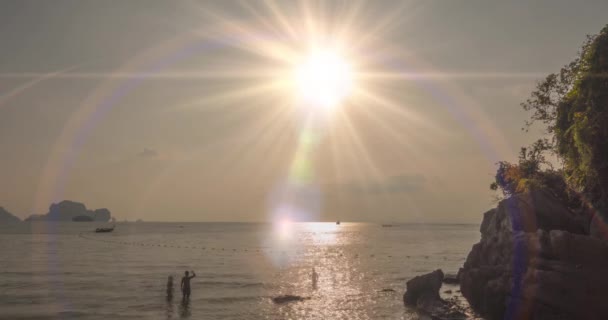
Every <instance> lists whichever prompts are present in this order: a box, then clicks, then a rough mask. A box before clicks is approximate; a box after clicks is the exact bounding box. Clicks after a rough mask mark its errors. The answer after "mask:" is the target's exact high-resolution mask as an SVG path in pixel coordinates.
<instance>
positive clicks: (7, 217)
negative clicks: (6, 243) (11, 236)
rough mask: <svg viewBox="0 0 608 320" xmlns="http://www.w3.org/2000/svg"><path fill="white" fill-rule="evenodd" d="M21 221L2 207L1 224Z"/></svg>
mask: <svg viewBox="0 0 608 320" xmlns="http://www.w3.org/2000/svg"><path fill="white" fill-rule="evenodd" d="M19 222H21V219H19V218H17V217H15V216H14V215H13V214H11V213H10V212H8V211H6V210H5V209H4V208H3V207H0V223H3V224H4V223H19Z"/></svg>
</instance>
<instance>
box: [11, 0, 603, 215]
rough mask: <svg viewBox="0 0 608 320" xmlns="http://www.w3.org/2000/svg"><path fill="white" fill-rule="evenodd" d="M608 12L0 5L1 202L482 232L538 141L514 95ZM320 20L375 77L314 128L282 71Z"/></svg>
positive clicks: (401, 5) (381, 4) (36, 207)
mask: <svg viewBox="0 0 608 320" xmlns="http://www.w3.org/2000/svg"><path fill="white" fill-rule="evenodd" d="M473 9H475V10H473ZM573 11H576V12H577V14H576V15H572V14H571V12H573ZM605 12H608V3H607V2H605V1H587V2H586V4H585V5H584V6H578V5H577V4H576V3H572V2H570V1H538V2H534V3H529V2H526V1H510V2H504V3H503V2H501V3H487V2H485V1H477V0H474V1H473V0H471V1H450V2H446V1H408V2H395V3H393V2H392V1H378V2H370V3H357V4H352V3H350V2H333V3H332V4H331V5H325V6H321V5H319V6H317V7H302V6H297V5H286V4H280V5H279V3H278V2H277V3H274V2H272V1H269V2H267V4H266V5H265V4H263V3H259V4H258V3H236V2H229V3H214V4H213V6H212V8H209V7H208V5H206V6H205V7H204V8H203V6H202V3H199V2H196V1H186V2H180V3H174V2H165V1H123V2H113V3H112V5H111V6H110V5H107V3H103V2H100V1H64V0H57V1H52V2H51V1H48V2H41V1H4V2H2V3H0V26H1V27H0V43H2V48H3V50H2V51H0V150H1V152H2V155H1V156H0V181H2V183H1V184H0V206H3V207H4V208H6V209H7V210H8V211H10V212H12V213H14V214H16V215H17V216H19V217H20V218H26V217H27V216H29V215H30V214H42V213H45V212H47V210H48V207H49V205H50V204H51V203H52V202H57V201H61V200H63V199H68V200H73V201H78V202H83V203H84V204H85V205H86V206H87V207H89V208H102V207H105V208H108V209H110V210H111V212H112V214H113V215H114V216H117V217H118V218H119V219H121V220H122V219H125V218H126V219H129V220H134V219H144V220H149V221H270V220H273V219H275V218H276V217H278V216H281V215H282V214H283V213H284V212H285V211H287V212H289V215H290V216H291V218H292V219H295V220H323V221H333V220H336V219H340V220H343V221H373V222H384V221H392V222H459V223H460V222H462V223H468V222H472V223H477V222H478V221H479V218H480V216H481V214H482V213H483V212H484V211H486V210H487V209H489V208H490V207H491V205H492V196H493V194H494V192H492V191H491V190H489V188H488V186H489V184H490V182H491V180H492V177H493V175H494V173H495V169H496V165H495V164H496V162H497V161H500V160H513V159H515V158H516V156H517V153H518V151H519V148H520V147H521V146H524V145H527V144H529V143H530V142H532V141H533V140H535V139H537V138H538V137H539V134H540V130H537V131H534V130H532V131H531V132H530V133H525V132H522V130H521V127H522V126H523V124H524V120H525V119H526V118H527V114H526V112H524V111H523V110H522V109H521V107H520V106H519V103H520V102H522V101H524V100H525V99H526V98H527V97H528V95H529V93H530V92H531V91H532V90H533V88H534V86H535V83H536V82H537V81H539V80H540V79H542V78H544V76H545V75H547V74H549V73H552V72H556V71H558V70H559V68H560V67H561V66H563V65H564V64H566V63H568V62H569V61H571V60H572V59H573V58H574V57H575V55H576V49H575V48H578V47H580V44H581V43H582V42H583V40H584V38H585V35H587V34H594V33H596V32H598V31H599V30H600V29H601V28H602V27H603V26H604V25H605V23H606V21H605ZM310 17H312V18H314V19H312V21H314V22H315V23H318V24H319V25H322V26H323V28H319V29H322V30H329V32H327V33H328V34H327V35H325V34H323V35H320V36H319V37H320V38H324V37H327V38H331V37H332V36H334V35H335V33H336V32H335V30H336V29H340V27H341V26H342V23H344V22H345V21H349V25H348V28H347V31H346V33H348V34H349V35H350V37H351V38H352V39H354V40H361V46H359V47H356V48H355V49H353V54H352V56H353V57H352V61H350V62H351V63H352V64H353V65H354V68H355V69H357V68H359V69H358V72H360V73H362V74H363V73H366V75H368V76H369V79H368V78H364V77H362V78H361V79H360V81H358V83H356V84H355V85H356V86H359V90H360V91H363V90H362V89H361V88H364V89H365V92H363V93H359V96H364V97H365V98H366V99H367V100H365V99H357V97H358V96H357V95H353V97H352V98H350V99H349V98H346V99H345V102H344V106H343V107H342V108H341V109H340V110H339V111H337V112H338V113H340V114H341V115H342V116H341V117H337V116H336V117H334V118H331V119H330V120H324V121H323V123H322V124H316V125H312V126H309V124H308V123H307V122H305V121H303V120H302V119H301V118H302V117H301V114H302V111H301V110H299V109H297V108H295V109H294V108H291V107H290V101H291V98H290V97H287V96H288V95H287V94H284V93H281V92H280V89H281V88H279V89H276V87H277V85H276V82H277V79H276V77H275V75H276V72H277V71H276V69H280V68H282V66H280V65H279V64H278V63H277V61H282V60H287V59H283V58H284V56H283V55H282V54H283V51H285V50H284V49H285V48H283V46H285V47H289V48H299V46H300V44H299V43H298V42H299V38H298V35H299V34H300V33H299V31H300V29H306V28H310V26H308V27H302V25H306V22H310V21H311V19H309V18H310ZM300 22H301V23H300ZM368 38H369V39H368ZM367 40H369V41H367ZM366 41H367V42H366ZM345 42H347V41H345ZM380 44H384V45H385V46H381V45H380ZM345 45H346V46H347V47H348V46H349V43H348V42H347V43H346V44H345ZM294 50H295V49H294ZM296 51H297V50H296ZM281 72H282V71H281ZM370 75H371V76H370ZM279 82H280V81H279ZM281 85H282V84H279V85H278V86H279V87H281ZM366 94H367V96H366ZM372 95H373V96H372ZM304 127H306V129H303V128H304Z"/></svg>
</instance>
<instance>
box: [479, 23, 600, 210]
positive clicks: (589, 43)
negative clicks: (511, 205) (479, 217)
mask: <svg viewBox="0 0 608 320" xmlns="http://www.w3.org/2000/svg"><path fill="white" fill-rule="evenodd" d="M522 107H523V108H524V109H525V110H527V111H531V112H532V114H531V116H530V120H529V121H527V122H526V129H528V128H529V127H530V125H532V124H533V123H536V122H540V123H542V124H544V125H545V127H546V132H547V134H549V135H550V137H551V139H550V140H539V142H537V144H538V143H540V144H542V145H536V146H534V145H533V146H532V147H531V148H532V149H531V151H530V150H528V149H527V148H522V153H521V154H520V159H519V163H518V164H511V163H508V162H500V163H498V170H497V173H496V179H495V182H494V183H493V184H492V185H491V188H492V189H494V190H497V189H501V190H502V191H503V194H504V195H505V196H509V195H511V194H513V193H517V192H522V191H523V190H525V189H526V186H529V185H531V184H539V185H542V186H545V187H548V188H549V189H551V190H552V191H553V192H554V193H557V195H558V196H560V197H561V196H564V195H567V196H568V198H569V199H572V194H573V192H572V191H571V190H576V191H577V192H578V193H582V195H583V196H584V197H586V198H587V199H590V200H591V201H592V202H593V204H594V205H595V206H596V208H598V209H601V210H602V211H604V210H606V209H608V26H606V27H604V29H602V30H601V31H600V33H599V34H597V35H594V36H588V37H587V40H586V41H585V43H584V44H583V46H582V48H581V51H580V53H579V56H578V57H577V58H576V59H575V60H574V61H572V62H571V63H569V64H568V65H566V66H564V67H563V68H562V69H561V70H560V72H559V73H554V74H550V75H548V76H547V77H546V78H545V79H544V80H543V81H541V82H540V83H539V84H538V85H537V87H536V90H534V91H533V92H532V93H531V96H530V98H529V99H528V100H526V101H525V102H524V103H522ZM540 141H543V142H540ZM546 151H551V152H554V153H555V154H556V155H557V156H558V157H559V159H560V160H561V162H562V163H563V169H562V170H558V171H555V170H553V169H552V168H549V169H547V170H544V171H543V170H541V168H540V167H541V165H542V164H543V163H546V161H545V158H544V155H543V154H544V152H546ZM560 188H562V190H559V189H560Z"/></svg>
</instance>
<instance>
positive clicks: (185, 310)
mask: <svg viewBox="0 0 608 320" xmlns="http://www.w3.org/2000/svg"><path fill="white" fill-rule="evenodd" d="M191 315H192V313H191V312H190V299H182V303H181V304H180V307H179V317H180V318H181V319H187V318H190V316H191Z"/></svg>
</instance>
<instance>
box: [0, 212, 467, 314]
mask: <svg viewBox="0 0 608 320" xmlns="http://www.w3.org/2000/svg"><path fill="white" fill-rule="evenodd" d="M98 226H99V224H95V223H44V222H36V223H31V224H28V223H23V224H21V225H19V226H11V227H8V226H0V255H1V259H0V319H184V318H190V319H418V315H417V314H416V312H415V311H414V310H411V309H409V308H406V307H404V306H403V302H402V295H403V292H404V289H405V282H406V281H407V280H408V279H410V278H412V277H414V276H415V275H418V274H423V273H426V272H429V271H432V270H434V269H437V268H441V269H443V270H444V272H447V273H455V272H456V271H457V270H458V268H459V267H461V266H462V264H463V262H464V259H465V257H466V255H467V253H468V251H469V250H470V248H471V246H472V245H473V244H474V243H475V242H477V241H478V239H479V232H478V229H479V227H478V226H477V225H441V224H403V225H393V226H391V227H383V226H381V225H376V224H363V223H342V224H341V225H336V224H335V223H292V224H287V223H286V224H277V225H273V224H250V223H118V224H117V225H116V229H115V231H114V232H112V233H94V232H92V230H94V229H95V228H96V227H98ZM312 267H315V268H316V270H317V273H318V274H319V280H318V285H317V288H316V289H315V288H313V286H312V280H311V278H312V277H311V269H312ZM185 270H194V271H195V272H196V275H197V277H196V278H194V279H192V296H191V298H190V300H189V301H188V302H183V301H182V299H181V293H180V292H179V282H180V279H181V276H182V274H183V272H184V271H185ZM169 275H172V276H173V277H174V283H175V284H174V287H175V294H174V297H173V299H172V300H169V299H167V297H166V282H167V277H168V276H169ZM444 287H446V285H444ZM383 289H392V290H394V291H390V290H388V291H386V290H385V291H383ZM447 289H450V287H449V286H448V287H447ZM452 289H454V294H457V293H456V289H457V288H455V287H454V288H452ZM443 290H446V288H443V289H442V291H443ZM284 294H291V295H299V296H302V297H307V298H310V299H307V300H304V301H301V302H292V303H286V304H275V303H273V301H272V297H276V296H279V295H284ZM444 296H446V297H449V296H450V295H448V294H445V293H444Z"/></svg>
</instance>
